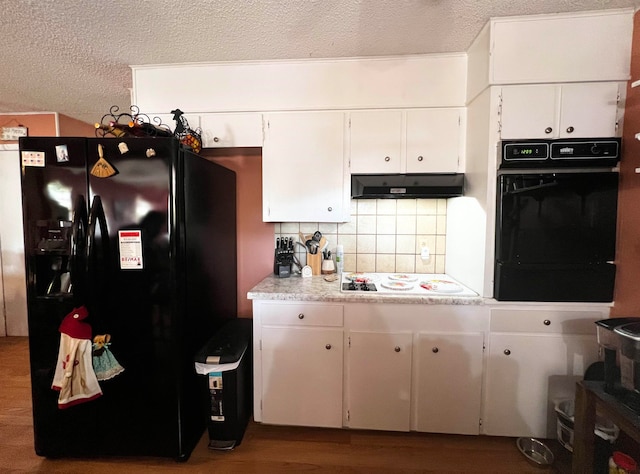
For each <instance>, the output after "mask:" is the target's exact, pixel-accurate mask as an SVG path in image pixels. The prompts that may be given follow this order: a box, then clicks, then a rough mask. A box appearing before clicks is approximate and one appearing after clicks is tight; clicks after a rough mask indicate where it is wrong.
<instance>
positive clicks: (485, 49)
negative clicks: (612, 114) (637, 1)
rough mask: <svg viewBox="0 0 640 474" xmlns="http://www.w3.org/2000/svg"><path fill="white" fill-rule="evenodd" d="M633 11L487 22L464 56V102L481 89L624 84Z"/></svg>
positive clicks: (594, 12) (627, 69) (538, 16)
mask: <svg viewBox="0 0 640 474" xmlns="http://www.w3.org/2000/svg"><path fill="white" fill-rule="evenodd" d="M633 15H634V9H633V8H624V9H611V10H604V11H592V12H581V13H563V14H557V13H555V14H548V15H528V16H521V17H504V18H492V19H491V20H490V21H489V22H488V23H487V24H486V25H485V27H484V28H483V29H482V31H481V32H480V33H479V34H478V36H477V37H476V39H475V40H474V41H473V43H472V44H471V46H470V47H469V49H468V50H467V58H468V59H467V74H468V76H467V77H468V79H467V102H471V101H472V100H473V99H474V98H475V97H477V96H478V94H480V92H482V91H483V90H484V89H485V88H486V87H487V86H489V85H496V84H503V85H506V84H545V83H548V84H550V83H561V82H565V83H569V82H594V81H627V80H628V79H629V70H630V63H631V39H632V37H633Z"/></svg>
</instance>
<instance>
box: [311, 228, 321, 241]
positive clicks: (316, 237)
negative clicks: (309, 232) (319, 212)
mask: <svg viewBox="0 0 640 474" xmlns="http://www.w3.org/2000/svg"><path fill="white" fill-rule="evenodd" d="M321 238H322V232H320V231H319V230H316V231H315V232H314V233H313V240H315V241H316V242H320V239H321Z"/></svg>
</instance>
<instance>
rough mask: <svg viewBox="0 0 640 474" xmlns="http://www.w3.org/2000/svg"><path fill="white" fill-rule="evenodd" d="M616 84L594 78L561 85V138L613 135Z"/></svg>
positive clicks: (615, 111)
mask: <svg viewBox="0 0 640 474" xmlns="http://www.w3.org/2000/svg"><path fill="white" fill-rule="evenodd" d="M617 114H618V84H617V83H615V82H598V83H588V84H566V85H563V86H562V97H561V106H560V130H559V132H560V137H561V138H594V137H615V136H616V135H617V132H618V130H617Z"/></svg>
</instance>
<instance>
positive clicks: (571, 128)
mask: <svg viewBox="0 0 640 474" xmlns="http://www.w3.org/2000/svg"><path fill="white" fill-rule="evenodd" d="M574 130H575V129H574V128H573V127H567V133H572V132H573V131H574Z"/></svg>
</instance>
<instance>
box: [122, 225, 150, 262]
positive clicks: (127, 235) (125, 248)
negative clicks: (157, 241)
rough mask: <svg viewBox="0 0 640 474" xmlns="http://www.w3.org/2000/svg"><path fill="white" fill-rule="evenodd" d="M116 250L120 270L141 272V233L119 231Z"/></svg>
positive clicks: (136, 231) (137, 231) (138, 231)
mask: <svg viewBox="0 0 640 474" xmlns="http://www.w3.org/2000/svg"><path fill="white" fill-rule="evenodd" d="M118 248H119V250H120V269H121V270H133V269H135V270H142V269H143V268H144V265H143V262H142V231H140V230H119V231H118Z"/></svg>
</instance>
